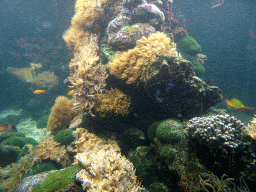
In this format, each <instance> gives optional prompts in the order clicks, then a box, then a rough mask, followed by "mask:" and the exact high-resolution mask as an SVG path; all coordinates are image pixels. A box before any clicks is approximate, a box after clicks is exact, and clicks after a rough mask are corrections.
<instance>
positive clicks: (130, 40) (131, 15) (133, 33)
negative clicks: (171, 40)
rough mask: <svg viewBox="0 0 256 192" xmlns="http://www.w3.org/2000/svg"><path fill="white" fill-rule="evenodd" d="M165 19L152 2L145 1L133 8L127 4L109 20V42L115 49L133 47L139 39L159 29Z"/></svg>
mask: <svg viewBox="0 0 256 192" xmlns="http://www.w3.org/2000/svg"><path fill="white" fill-rule="evenodd" d="M164 19H165V17H164V14H163V12H162V11H161V10H160V9H159V8H158V7H157V6H156V5H154V4H152V3H147V2H144V3H142V4H140V5H138V6H137V7H133V8H131V7H129V5H127V4H125V5H124V8H123V9H122V10H121V12H120V13H119V15H118V16H117V17H116V18H115V19H114V20H112V21H111V22H109V25H108V28H107V35H108V44H109V45H110V46H111V47H112V48H113V49H128V48H133V47H134V46H135V44H136V41H137V40H139V39H141V38H142V37H148V36H149V35H150V34H151V33H153V32H155V31H156V29H159V28H160V26H161V24H163V22H164Z"/></svg>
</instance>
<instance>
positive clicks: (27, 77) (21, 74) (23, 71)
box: [7, 67, 34, 83]
mask: <svg viewBox="0 0 256 192" xmlns="http://www.w3.org/2000/svg"><path fill="white" fill-rule="evenodd" d="M7 71H8V72H9V73H12V74H14V75H16V76H17V77H18V78H19V79H20V80H22V81H24V82H28V83H30V82H31V81H32V80H33V79H34V76H33V71H32V69H31V68H28V67H27V68H15V67H8V68H7Z"/></svg>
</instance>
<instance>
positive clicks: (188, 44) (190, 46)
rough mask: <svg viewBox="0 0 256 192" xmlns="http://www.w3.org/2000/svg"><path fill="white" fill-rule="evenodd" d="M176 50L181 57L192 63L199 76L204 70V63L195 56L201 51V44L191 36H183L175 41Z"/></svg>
mask: <svg viewBox="0 0 256 192" xmlns="http://www.w3.org/2000/svg"><path fill="white" fill-rule="evenodd" d="M177 51H178V52H179V53H180V54H181V55H182V57H183V58H184V59H186V60H188V61H190V62H191V63H192V64H193V65H194V69H195V72H196V74H197V75H198V76H201V75H202V74H203V73H204V72H205V67H204V65H203V64H202V63H201V62H200V61H199V60H198V58H197V57H196V56H197V54H199V53H201V51H202V50H201V46H200V45H199V44H198V43H197V41H196V40H195V39H194V38H193V37H191V36H188V35H187V36H185V37H183V38H182V39H181V40H180V41H179V42H178V43H177Z"/></svg>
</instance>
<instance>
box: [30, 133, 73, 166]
mask: <svg viewBox="0 0 256 192" xmlns="http://www.w3.org/2000/svg"><path fill="white" fill-rule="evenodd" d="M32 155H33V161H34V163H36V162H38V161H42V160H44V159H51V160H55V161H57V162H58V163H61V164H62V165H63V167H67V166H68V165H70V164H71V161H70V159H69V154H68V151H67V149H66V148H65V146H64V145H62V146H59V143H57V142H56V141H54V139H53V136H51V137H48V138H46V139H44V140H42V141H40V143H39V145H37V146H35V147H34V148H33V149H32Z"/></svg>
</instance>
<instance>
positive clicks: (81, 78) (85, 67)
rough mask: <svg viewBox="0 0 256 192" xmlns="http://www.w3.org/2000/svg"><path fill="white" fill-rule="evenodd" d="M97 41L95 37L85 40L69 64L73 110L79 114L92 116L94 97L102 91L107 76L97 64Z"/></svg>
mask: <svg viewBox="0 0 256 192" xmlns="http://www.w3.org/2000/svg"><path fill="white" fill-rule="evenodd" d="M97 41H98V38H97V36H95V35H90V36H89V37H88V38H86V39H85V40H84V45H83V46H81V47H79V51H78V52H76V53H75V55H74V59H72V60H71V62H70V70H71V73H70V82H71V83H72V86H71V87H72V88H73V89H74V90H75V92H74V94H73V101H74V104H73V109H75V110H76V111H78V112H79V113H84V112H89V113H90V114H92V115H93V113H92V108H93V107H94V105H95V96H96V94H97V93H98V92H101V91H102V90H103V89H104V87H105V80H106V78H107V76H108V75H107V72H106V70H105V68H104V67H103V65H102V64H101V63H98V60H99V57H98V56H97V51H98V45H97Z"/></svg>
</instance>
